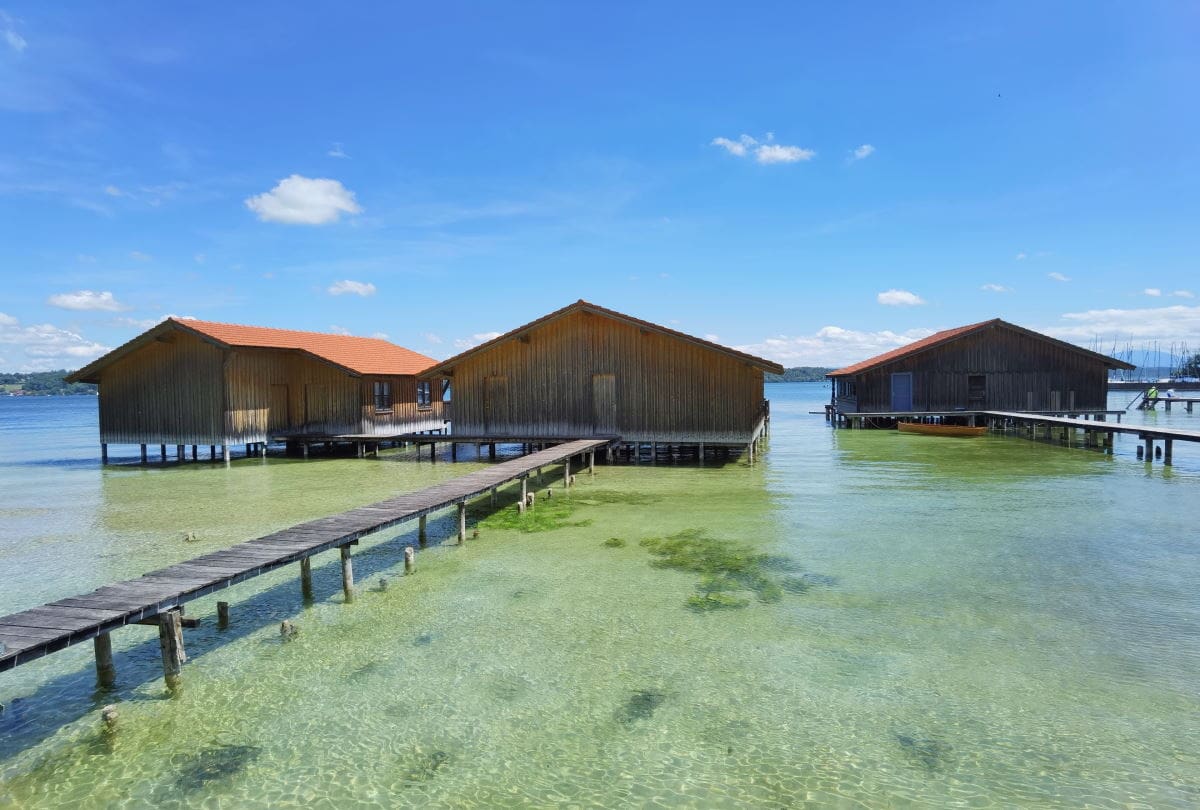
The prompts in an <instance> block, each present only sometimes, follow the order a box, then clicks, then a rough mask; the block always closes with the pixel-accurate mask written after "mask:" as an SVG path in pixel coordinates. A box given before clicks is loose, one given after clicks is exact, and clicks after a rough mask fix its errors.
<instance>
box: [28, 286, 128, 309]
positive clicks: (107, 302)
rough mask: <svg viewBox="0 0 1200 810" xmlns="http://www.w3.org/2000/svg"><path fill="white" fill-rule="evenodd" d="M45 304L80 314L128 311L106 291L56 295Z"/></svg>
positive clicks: (79, 291) (82, 291)
mask: <svg viewBox="0 0 1200 810" xmlns="http://www.w3.org/2000/svg"><path fill="white" fill-rule="evenodd" d="M46 303H47V304H49V305H50V306H52V307H58V308H59V309H73V310H77V311H81V312H86V311H99V312H124V311H125V310H127V309H129V307H127V306H126V305H124V304H122V303H121V302H120V301H118V300H117V299H116V298H115V297H113V294H112V293H110V292H108V291H107V290H105V291H104V292H94V291H92V290H76V291H75V292H68V293H58V294H57V295H52V296H50V297H49V298H47V299H46Z"/></svg>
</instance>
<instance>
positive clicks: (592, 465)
mask: <svg viewBox="0 0 1200 810" xmlns="http://www.w3.org/2000/svg"><path fill="white" fill-rule="evenodd" d="M595 474H596V451H595V450H589V451H588V475H595Z"/></svg>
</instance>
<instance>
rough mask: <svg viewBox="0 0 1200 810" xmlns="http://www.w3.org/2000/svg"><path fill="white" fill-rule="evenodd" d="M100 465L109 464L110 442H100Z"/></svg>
mask: <svg viewBox="0 0 1200 810" xmlns="http://www.w3.org/2000/svg"><path fill="white" fill-rule="evenodd" d="M100 463H101V464H107V463H108V442H100Z"/></svg>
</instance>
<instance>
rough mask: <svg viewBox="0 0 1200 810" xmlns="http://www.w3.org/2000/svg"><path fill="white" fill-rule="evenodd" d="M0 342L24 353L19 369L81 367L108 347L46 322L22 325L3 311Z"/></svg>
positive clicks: (0, 317)
mask: <svg viewBox="0 0 1200 810" xmlns="http://www.w3.org/2000/svg"><path fill="white" fill-rule="evenodd" d="M0 345H3V346H11V347H13V348H14V349H16V350H17V351H18V352H21V353H22V354H23V355H24V357H23V359H22V361H20V362H21V367H20V368H19V369H17V370H18V371H49V370H51V369H55V368H79V367H80V366H83V365H86V364H87V363H88V362H89V361H91V360H94V359H95V358H97V357H99V356H100V355H102V354H104V353H105V352H107V351H108V350H109V347H108V346H102V345H101V344H99V343H96V342H94V341H91V340H87V339H86V338H84V337H83V336H82V335H79V334H77V333H75V332H70V331H68V330H66V329H59V328H58V327H57V326H54V325H53V324H48V323H43V324H35V325H33V326H21V324H20V322H19V321H18V320H17V319H16V318H14V317H12V316H11V315H6V314H4V313H3V312H0Z"/></svg>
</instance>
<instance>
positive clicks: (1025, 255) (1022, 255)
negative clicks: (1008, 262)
mask: <svg viewBox="0 0 1200 810" xmlns="http://www.w3.org/2000/svg"><path fill="white" fill-rule="evenodd" d="M1028 258H1029V254H1028V253H1026V252H1025V251H1023V250H1022V251H1021V252H1020V253H1018V254H1017V261H1019V262H1023V261H1025V260H1026V259H1028Z"/></svg>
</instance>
